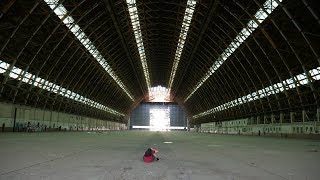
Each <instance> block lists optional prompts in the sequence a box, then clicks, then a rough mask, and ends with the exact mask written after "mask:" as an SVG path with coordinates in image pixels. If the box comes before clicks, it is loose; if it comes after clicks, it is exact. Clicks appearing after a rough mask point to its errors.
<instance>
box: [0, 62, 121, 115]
mask: <svg viewBox="0 0 320 180" xmlns="http://www.w3.org/2000/svg"><path fill="white" fill-rule="evenodd" d="M9 67H10V64H8V63H6V62H4V61H1V60H0V74H3V73H5V72H6V71H7V70H9ZM9 77H10V78H12V79H17V80H22V82H24V83H27V84H31V85H34V86H36V87H38V88H41V89H44V90H47V91H49V92H53V93H55V94H60V95H61V96H64V97H66V98H69V99H73V100H75V101H78V102H81V103H84V104H86V105H89V106H91V107H94V108H97V109H100V110H103V111H106V112H108V113H111V114H114V115H117V116H124V114H122V113H120V112H118V111H116V110H114V109H112V108H109V107H107V106H104V105H102V104H100V103H98V102H95V101H93V100H91V99H88V98H86V97H83V96H81V95H80V94H77V93H75V92H72V91H70V90H68V89H66V88H63V87H61V86H59V85H57V84H54V83H52V82H49V81H47V80H45V79H42V78H40V77H36V76H35V75H33V74H31V73H29V72H26V71H24V70H22V69H20V68H17V67H13V68H12V70H11V71H10V73H9Z"/></svg>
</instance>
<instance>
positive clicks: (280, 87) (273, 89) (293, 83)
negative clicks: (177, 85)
mask: <svg viewBox="0 0 320 180" xmlns="http://www.w3.org/2000/svg"><path fill="white" fill-rule="evenodd" d="M308 73H309V74H310V78H311V79H312V81H313V80H314V81H318V80H320V67H317V68H315V69H312V70H310V71H309V72H308ZM308 83H312V82H311V81H309V79H308V76H307V75H306V74H305V73H302V74H299V75H296V76H295V77H293V78H289V79H286V80H284V81H282V82H280V83H276V84H273V85H271V86H268V87H266V88H264V89H260V90H258V91H256V92H254V93H251V94H248V95H246V96H242V97H240V98H238V99H235V100H233V101H230V102H227V103H224V104H222V105H220V106H217V107H214V108H212V109H209V110H207V111H205V112H202V113H199V114H197V115H194V116H192V118H199V117H202V116H206V115H209V114H213V113H216V112H219V111H223V110H226V109H229V108H232V107H235V106H239V105H241V104H245V103H248V102H251V101H255V100H257V99H261V98H264V97H267V96H271V95H273V94H278V93H281V92H283V91H284V90H289V89H294V88H296V87H298V86H301V85H305V84H308Z"/></svg>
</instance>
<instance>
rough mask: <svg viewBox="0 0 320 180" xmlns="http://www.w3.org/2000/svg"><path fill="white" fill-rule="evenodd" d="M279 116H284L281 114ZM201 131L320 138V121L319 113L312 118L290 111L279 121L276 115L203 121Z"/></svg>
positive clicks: (303, 112)
mask: <svg viewBox="0 0 320 180" xmlns="http://www.w3.org/2000/svg"><path fill="white" fill-rule="evenodd" d="M318 113H320V111H318ZM300 116H301V117H300ZM279 117H282V118H283V116H281V115H280V116H279ZM268 119H269V120H271V121H268ZM288 120H289V121H288ZM199 131H201V132H208V133H219V134H242V135H258V136H259V135H260V136H283V137H305V138H320V121H319V115H317V116H313V118H311V117H310V116H308V115H307V113H306V111H302V112H301V113H300V114H296V113H290V117H289V119H287V120H285V119H281V118H280V119H278V121H277V119H276V116H275V115H271V116H263V117H251V118H244V119H236V120H230V121H223V122H211V123H203V124H201V125H200V128H199Z"/></svg>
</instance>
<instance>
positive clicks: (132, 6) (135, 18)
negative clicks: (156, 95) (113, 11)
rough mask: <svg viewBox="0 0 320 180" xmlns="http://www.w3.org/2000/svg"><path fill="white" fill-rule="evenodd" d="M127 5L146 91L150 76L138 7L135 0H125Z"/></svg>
mask: <svg viewBox="0 0 320 180" xmlns="http://www.w3.org/2000/svg"><path fill="white" fill-rule="evenodd" d="M127 6H128V10H129V15H130V19H131V24H132V28H133V31H134V36H135V38H136V43H137V46H138V51H139V55H140V61H141V64H142V69H143V73H144V77H145V80H146V83H147V87H148V92H149V91H150V87H151V85H150V77H149V70H148V64H147V58H146V54H145V49H144V46H143V38H142V33H141V29H140V21H139V15H138V8H137V5H136V1H135V0H127Z"/></svg>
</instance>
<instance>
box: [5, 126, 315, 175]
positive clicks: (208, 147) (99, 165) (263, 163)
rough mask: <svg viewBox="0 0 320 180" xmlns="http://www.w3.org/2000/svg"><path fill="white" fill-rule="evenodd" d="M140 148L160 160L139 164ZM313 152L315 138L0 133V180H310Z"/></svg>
mask: <svg viewBox="0 0 320 180" xmlns="http://www.w3.org/2000/svg"><path fill="white" fill-rule="evenodd" d="M164 142H172V143H164ZM148 147H153V148H156V149H158V150H159V151H160V152H159V154H158V155H159V157H160V161H156V162H153V163H148V164H147V163H144V162H143V161H142V155H143V153H144V151H145V150H146V149H147V148H148ZM319 151H320V141H319V140H308V139H281V138H270V137H251V136H236V135H215V134H206V133H192V132H149V131H121V132H120V131H108V132H99V133H98V132H50V133H2V134H0V174H1V175H0V179H1V180H3V179H4V180H7V179H8V180H9V179H10V180H11V179H17V180H18V179H19V180H20V179H23V180H28V179H30V180H37V179H39V180H40V179H41V180H55V179H57V180H58V179H59V180H60V179H68V180H73V179H77V180H82V179H83V180H91V179H92V180H104V179H105V180H131V179H137V180H215V179H217V180H238V179H243V180H256V179H266V180H271V179H272V180H277V179H279V180H282V179H288V180H317V179H320V166H319V165H320V152H319Z"/></svg>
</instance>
